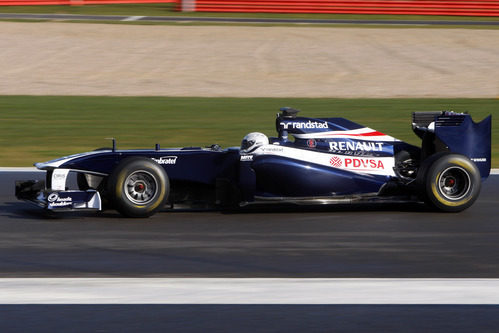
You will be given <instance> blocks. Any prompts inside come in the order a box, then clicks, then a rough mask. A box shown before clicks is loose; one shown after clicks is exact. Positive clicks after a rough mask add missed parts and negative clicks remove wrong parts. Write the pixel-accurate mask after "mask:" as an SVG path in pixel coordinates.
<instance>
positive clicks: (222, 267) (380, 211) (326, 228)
mask: <svg viewBox="0 0 499 333" xmlns="http://www.w3.org/2000/svg"><path fill="white" fill-rule="evenodd" d="M42 177H43V174H42V173H37V174H31V175H30V174H26V173H16V172H0V189H1V190H0V233H1V235H2V236H1V238H0V277H2V278H7V277H16V278H19V277H42V278H43V277H177V278H184V277H224V278H227V277H228V278H238V277H245V278H250V277H265V278H271V277H279V278H314V277H315V278H317V277H323V278H498V277H499V247H498V245H497V244H498V243H497V240H498V239H499V221H498V218H497V215H498V213H499V176H491V177H490V178H489V179H488V180H487V181H486V182H485V183H484V184H483V187H482V192H481V195H480V198H479V199H478V201H477V202H476V203H475V204H474V205H473V206H472V207H471V208H470V209H468V210H466V211H464V212H462V213H458V214H445V213H435V212H431V211H429V210H428V209H427V208H426V207H425V206H423V205H382V206H362V205H361V206H359V205H357V206H334V207H328V208H323V207H322V208H315V207H311V208H295V207H289V206H288V207H278V208H276V207H272V208H257V209H252V210H249V211H244V212H240V213H224V212H218V211H196V212H189V211H180V212H178V211H177V212H161V213H159V214H157V215H155V216H153V217H152V218H149V219H124V218H122V217H120V216H119V215H118V214H117V213H115V212H113V211H105V212H103V213H100V214H84V215H79V214H66V215H62V216H60V217H56V218H53V217H47V216H45V215H44V214H43V213H42V212H41V211H40V210H39V209H37V208H36V207H32V206H31V205H29V204H27V203H24V202H20V201H17V200H16V199H15V198H14V196H13V186H14V180H15V179H30V178H42ZM401 303H403V300H401ZM497 327H499V306H497V305H403V304H402V305H401V304H399V305H268V304H261V305H260V304H254V305H234V304H222V305H220V304H219V305H200V304H187V305H185V304H184V305H179V304H175V305H174V304H161V305H152V304H142V305H130V304H129V305H109V304H108V305H102V304H100V305H74V304H73V305H71V304H59V305H35V304H31V305H30V304H24V305H0V331H2V332H25V331H41V332H45V331H47V332H48V331H50V332H63V331H64V332H66V331H74V332H89V331H99V332H118V331H119V332H136V331H158V332H159V331H163V332H164V331H176V332H182V331H186V332H193V331H196V332H205V331H219V332H233V331H240V332H255V331H264V332H266V331H269V332H275V331H286V332H288V331H296V332H303V331H312V332H330V331H335V332H360V331H362V332H400V331H403V332H422V331H425V332H497Z"/></svg>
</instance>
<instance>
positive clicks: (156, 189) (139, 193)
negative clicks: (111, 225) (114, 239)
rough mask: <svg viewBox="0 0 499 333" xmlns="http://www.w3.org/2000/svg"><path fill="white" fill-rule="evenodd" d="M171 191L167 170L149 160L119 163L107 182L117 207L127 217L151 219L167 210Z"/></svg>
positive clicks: (141, 158)
mask: <svg viewBox="0 0 499 333" xmlns="http://www.w3.org/2000/svg"><path fill="white" fill-rule="evenodd" d="M169 191H170V183H169V180H168V176H167V174H166V172H165V170H164V169H163V168H162V167H161V166H160V165H158V164H157V163H156V162H154V161H152V160H151V159H149V158H145V157H130V158H127V159H124V160H123V161H121V162H120V164H118V166H117V167H116V169H115V170H114V171H113V173H112V174H111V176H110V177H109V180H108V182H107V193H108V194H109V197H110V200H111V202H112V204H113V206H114V208H115V209H116V210H117V211H118V212H120V213H121V214H122V215H124V216H127V217H148V216H151V215H153V214H154V213H156V212H157V211H158V210H160V209H161V208H163V207H164V205H165V204H166V200H167V199H168V194H169Z"/></svg>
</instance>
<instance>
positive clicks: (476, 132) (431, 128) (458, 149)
mask: <svg viewBox="0 0 499 333" xmlns="http://www.w3.org/2000/svg"><path fill="white" fill-rule="evenodd" d="M491 127H492V116H488V117H487V118H485V119H484V120H482V121H481V122H479V123H475V122H474V121H473V120H472V119H471V116H470V115H469V114H467V113H456V112H451V111H437V112H433V111H432V112H414V113H413V114H412V128H413V130H414V132H415V133H416V134H417V135H418V136H419V137H420V138H422V139H423V144H422V155H423V159H424V158H425V157H428V156H429V155H431V154H433V153H436V152H439V151H449V152H453V153H457V154H462V155H465V156H467V157H468V158H469V159H470V160H472V161H473V162H474V163H475V164H476V166H477V167H478V170H480V175H481V177H482V178H487V177H488V176H489V174H490V165H491V161H490V159H491V152H490V150H491Z"/></svg>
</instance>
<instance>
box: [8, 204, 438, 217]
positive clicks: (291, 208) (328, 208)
mask: <svg viewBox="0 0 499 333" xmlns="http://www.w3.org/2000/svg"><path fill="white" fill-rule="evenodd" d="M172 212H175V213H184V212H185V213H209V212H211V213H219V214H223V215H237V214H286V213H292V214H296V213H348V212H356V213H358V212H387V213H388V212H407V213H414V212H435V211H434V210H433V209H432V208H431V207H428V206H426V205H425V204H422V203H396V204H394V203H376V204H372V203H369V204H367V203H363V204H335V205H315V206H306V205H293V204H272V205H254V206H247V207H242V208H232V209H217V208H196V209H186V208H183V209H165V210H163V211H161V212H160V213H158V214H168V213H172ZM1 217H5V218H8V219H23V220H40V219H45V220H60V219H81V218H96V217H98V218H106V219H113V220H114V219H121V220H122V219H128V218H126V217H123V216H122V215H120V214H119V213H118V212H116V211H115V210H112V209H108V210H104V211H100V212H93V211H87V212H82V211H80V212H58V213H54V212H51V211H47V210H44V209H41V208H39V207H36V206H34V205H31V204H29V203H25V202H22V201H19V202H15V201H7V202H4V203H0V218H1ZM146 219H147V218H146Z"/></svg>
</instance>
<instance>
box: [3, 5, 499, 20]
mask: <svg viewBox="0 0 499 333" xmlns="http://www.w3.org/2000/svg"><path fill="white" fill-rule="evenodd" d="M175 6H176V5H175V4H172V3H164V4H120V5H84V6H0V13H51V14H85V15H130V16H135V15H139V16H196V17H258V18H306V19H369V20H467V21H497V20H499V17H463V16H429V15H359V14H274V13H197V12H178V11H175Z"/></svg>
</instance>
